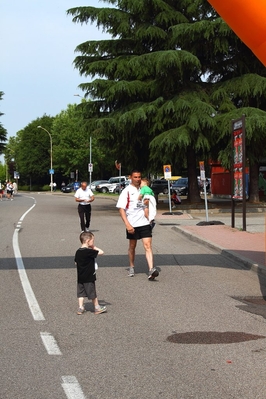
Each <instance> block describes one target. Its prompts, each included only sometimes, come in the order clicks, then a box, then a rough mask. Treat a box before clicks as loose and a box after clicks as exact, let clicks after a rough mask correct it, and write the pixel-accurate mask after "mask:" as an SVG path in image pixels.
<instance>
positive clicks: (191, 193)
mask: <svg viewBox="0 0 266 399" xmlns="http://www.w3.org/2000/svg"><path fill="white" fill-rule="evenodd" d="M187 168H188V197H187V199H188V202H190V203H191V204H195V203H198V202H201V198H200V192H199V185H198V179H197V169H196V154H195V150H194V148H192V147H191V146H189V147H188V148H187Z"/></svg>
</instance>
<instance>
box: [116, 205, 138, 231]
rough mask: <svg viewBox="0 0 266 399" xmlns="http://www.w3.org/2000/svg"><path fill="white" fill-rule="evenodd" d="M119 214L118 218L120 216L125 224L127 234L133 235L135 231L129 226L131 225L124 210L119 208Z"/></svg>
mask: <svg viewBox="0 0 266 399" xmlns="http://www.w3.org/2000/svg"><path fill="white" fill-rule="evenodd" d="M119 213H120V216H121V218H122V220H123V222H124V223H125V226H126V229H127V231H128V232H129V233H134V231H135V230H134V227H133V226H131V224H130V223H129V222H128V220H127V215H126V211H125V209H123V208H119Z"/></svg>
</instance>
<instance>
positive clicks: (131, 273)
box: [128, 267, 135, 277]
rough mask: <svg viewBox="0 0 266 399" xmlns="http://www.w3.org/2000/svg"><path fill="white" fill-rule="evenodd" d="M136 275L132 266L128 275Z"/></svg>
mask: <svg viewBox="0 0 266 399" xmlns="http://www.w3.org/2000/svg"><path fill="white" fill-rule="evenodd" d="M134 275H135V272H134V267H130V268H129V272H128V277H134Z"/></svg>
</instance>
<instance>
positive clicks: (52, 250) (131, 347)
mask: <svg viewBox="0 0 266 399" xmlns="http://www.w3.org/2000/svg"><path fill="white" fill-rule="evenodd" d="M32 206H34V207H33V208H32V209H31V207H32ZM92 207H93V211H92V212H93V213H92V223H91V229H92V231H93V232H94V234H95V237H96V245H98V246H99V247H100V248H102V249H103V250H104V251H105V255H103V256H102V257H99V259H98V264H99V271H98V272H97V292H98V298H99V301H100V303H101V304H105V305H106V306H107V307H108V312H107V313H106V314H101V315H98V316H95V315H94V314H93V313H92V310H93V309H92V306H91V303H89V302H88V303H87V304H86V308H87V312H86V313H85V314H84V315H82V316H77V314H76V310H77V299H76V271H75V267H74V263H73V258H74V253H75V251H76V249H77V248H78V247H79V240H78V236H79V230H80V229H79V221H78V214H77V206H76V204H75V202H74V199H73V198H72V196H70V195H60V194H59V195H57V194H52V195H51V194H48V193H47V194H37V193H36V194H31V195H26V194H23V195H19V196H17V197H15V199H14V201H2V202H1V203H0V222H1V223H0V232H1V241H0V250H1V266H0V273H1V275H2V276H1V277H2V278H1V279H0V298H1V303H2V306H1V312H0V320H1V323H0V331H1V363H2V365H1V375H2V378H1V398H3V399H9V398H10V399H11V398H20V399H24V398H25V399H26V398H27V399H31V398H34V399H35V398H38V399H50V398H53V399H54V398H56V399H57V398H58V399H61V398H62V399H63V398H66V397H67V398H70V399H72V398H75V399H79V398H81V399H82V398H88V399H95V398H97V399H107V398H108V399H110V398H116V399H124V398H129V399H140V398H141V399H143V398H151V399H157V398H158V399H159V398H165V399H168V398H169V399H172V398H173V399H174V398H178V399H189V398H200V399H220V398H221V399H222V398H230V399H232V398H237V399H239V398H241V399H250V398H256V399H260V398H261V399H262V398H265V394H266V388H265V382H264V380H265V378H264V374H265V373H264V365H265V351H266V325H265V315H264V313H263V312H262V313H261V312H260V311H259V308H261V307H264V302H263V301H264V298H263V297H264V293H265V281H264V277H263V275H261V273H258V272H257V271H256V270H253V269H252V268H251V267H250V268H248V267H246V265H243V262H242V259H241V258H237V257H228V256H227V254H226V253H225V252H222V251H220V250H219V248H218V243H217V244H216V245H217V248H216V247H215V245H213V246H210V245H209V242H211V241H210V239H208V240H207V239H206V240H204V237H203V233H198V232H197V233H194V236H196V238H198V239H199V238H201V239H202V242H201V241H197V240H195V239H194V238H195V237H192V236H191V235H190V236H187V234H184V231H185V230H186V229H188V228H193V229H195V228H200V227H203V228H204V229H205V230H208V228H213V227H214V228H215V227H217V228H218V227H223V228H225V229H228V226H227V225H225V226H205V227H204V226H197V224H198V223H199V222H200V221H203V220H204V218H205V214H204V212H201V211H200V212H198V213H194V214H193V212H192V213H191V212H190V213H187V212H184V211H181V210H179V211H178V212H176V213H177V215H167V209H159V211H158V217H157V218H156V222H157V223H156V227H155V229H154V235H153V250H154V262H155V266H156V267H157V268H158V270H159V271H160V275H159V277H158V278H157V279H156V280H155V281H154V282H150V281H148V279H147V265H146V261H145V256H144V251H143V248H142V245H141V243H139V244H138V247H137V256H136V275H135V277H133V278H129V277H127V268H128V259H127V242H126V239H125V229H124V225H123V223H122V221H121V219H120V217H119V215H118V211H117V210H116V208H115V202H114V200H111V199H106V198H100V197H99V198H98V197H97V198H96V200H95V201H94V203H93V204H92ZM159 208H160V207H159ZM30 209H31V210H30ZM26 212H28V213H26ZM165 213H166V214H165ZM22 215H24V216H23V219H22V218H21V217H22ZM219 216H220V215H219ZM253 216H254V215H252V220H253ZM223 217H224V218H227V217H229V218H230V215H229V216H228V215H225V214H223ZM214 219H216V220H217V219H221V217H219V218H217V214H215V215H214ZM250 220H251V219H250ZM250 224H252V225H254V224H260V223H259V221H258V220H257V221H255V219H254V223H253V222H252V223H249V222H248V223H247V226H248V228H249V225H250ZM197 231H198V230H197ZM202 231H203V230H202ZM223 231H226V230H223ZM235 231H236V232H239V233H241V231H240V230H239V229H235ZM242 233H244V232H242ZM208 234H209V233H208ZM226 234H227V235H228V234H229V233H226ZM245 234H252V235H253V234H257V232H255V233H251V232H250V233H249V232H247V233H245ZM258 234H263V232H258ZM200 235H202V237H199V236H200ZM220 236H221V234H220ZM14 237H17V239H18V246H19V250H20V253H21V259H20V260H22V261H23V265H24V267H25V271H26V274H27V277H28V280H29V283H30V286H31V288H32V291H33V292H34V294H35V297H36V301H37V304H38V306H39V307H40V309H41V312H42V314H43V319H42V320H35V319H34V317H33V314H34V311H36V308H34V309H31V310H30V305H29V303H28V301H27V299H26V298H27V295H28V292H27V290H26V291H25V288H23V285H22V281H23V280H22V281H21V277H20V276H21V273H19V272H21V270H18V259H17V261H16V259H15V255H14V254H15V252H16V253H17V251H15V252H14V241H15V242H16V240H14ZM212 237H214V233H212ZM242 239H243V238H242ZM204 241H205V242H206V243H207V245H203V242H204ZM208 241H209V242H208ZM213 241H215V240H213ZM231 241H232V240H231ZM213 244H215V242H213ZM220 247H221V245H220ZM225 249H226V248H225ZM251 260H252V259H251ZM19 265H20V266H21V264H20V263H19ZM247 299H249V302H247V301H246V300H247ZM248 304H250V306H249V305H248ZM252 307H253V310H252ZM47 336H48V337H49V336H50V337H53V338H54V340H55V342H56V345H54V346H55V347H56V348H58V349H59V351H60V354H49V353H48V351H47V348H46V347H45V345H44V344H43V338H42V337H47ZM52 348H53V345H50V349H52Z"/></svg>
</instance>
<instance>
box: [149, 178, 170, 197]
mask: <svg viewBox="0 0 266 399" xmlns="http://www.w3.org/2000/svg"><path fill="white" fill-rule="evenodd" d="M151 189H152V191H153V192H154V194H160V193H163V194H168V180H165V179H157V180H153V181H152V182H151Z"/></svg>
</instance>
